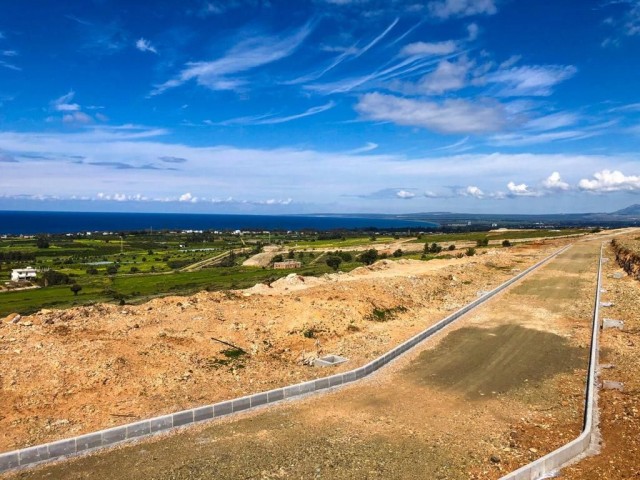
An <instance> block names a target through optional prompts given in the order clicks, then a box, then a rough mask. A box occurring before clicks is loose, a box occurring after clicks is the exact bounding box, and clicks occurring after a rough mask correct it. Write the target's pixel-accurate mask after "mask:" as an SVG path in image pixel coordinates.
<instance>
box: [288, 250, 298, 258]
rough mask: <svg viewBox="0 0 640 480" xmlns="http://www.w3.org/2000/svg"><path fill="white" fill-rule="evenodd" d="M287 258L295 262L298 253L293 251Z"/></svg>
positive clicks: (290, 251)
mask: <svg viewBox="0 0 640 480" xmlns="http://www.w3.org/2000/svg"><path fill="white" fill-rule="evenodd" d="M287 258H288V259H289V260H293V259H294V258H296V252H294V251H293V250H289V254H288V255H287Z"/></svg>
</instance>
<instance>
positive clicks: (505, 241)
mask: <svg viewBox="0 0 640 480" xmlns="http://www.w3.org/2000/svg"><path fill="white" fill-rule="evenodd" d="M502 246H503V247H510V246H511V242H510V241H509V240H503V241H502Z"/></svg>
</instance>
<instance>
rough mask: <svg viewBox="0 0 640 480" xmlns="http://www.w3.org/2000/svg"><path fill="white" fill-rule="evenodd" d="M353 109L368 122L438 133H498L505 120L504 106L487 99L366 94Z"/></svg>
mask: <svg viewBox="0 0 640 480" xmlns="http://www.w3.org/2000/svg"><path fill="white" fill-rule="evenodd" d="M356 110H357V111H358V112H359V113H360V114H361V115H362V116H363V117H364V118H367V119H370V120H378V121H380V120H382V121H390V122H393V123H396V124H398V125H406V126H416V127H422V128H427V129H429V130H434V131H437V132H441V133H463V134H480V133H490V132H496V131H500V130H502V129H503V128H504V126H505V123H506V121H507V115H506V112H505V109H504V107H503V106H502V105H500V104H499V103H497V102H493V101H490V100H486V101H475V102H469V101H466V100H461V99H456V100H453V99H452V100H445V101H443V102H431V101H422V100H414V99H408V98H400V97H396V96H393V95H385V94H381V93H369V94H365V95H363V96H361V97H360V100H359V102H358V104H357V105H356Z"/></svg>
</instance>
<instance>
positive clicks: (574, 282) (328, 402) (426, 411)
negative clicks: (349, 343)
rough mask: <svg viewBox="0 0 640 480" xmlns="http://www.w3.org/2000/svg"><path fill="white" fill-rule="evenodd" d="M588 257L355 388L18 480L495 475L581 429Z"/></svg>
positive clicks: (589, 249) (541, 277)
mask: <svg viewBox="0 0 640 480" xmlns="http://www.w3.org/2000/svg"><path fill="white" fill-rule="evenodd" d="M597 253H598V245H597V244H595V243H592V244H586V243H583V244H579V245H576V246H574V247H573V248H571V249H570V250H569V251H567V252H565V253H564V254H563V255H561V256H560V257H558V258H557V259H556V260H554V261H553V262H551V263H550V264H548V265H547V266H545V267H544V268H543V269H541V270H540V271H538V272H536V273H534V274H533V275H532V276H531V277H529V278H528V279H526V280H524V281H523V282H521V283H519V284H517V285H515V286H514V287H513V288H511V289H510V290H509V291H507V292H505V293H503V294H501V295H499V296H497V297H496V298H495V299H492V300H491V301H490V302H488V303H487V304H486V305H485V306H483V307H481V308H479V309H477V310H475V311H474V312H472V313H471V314H469V315H468V316H467V317H465V318H464V319H462V320H461V321H460V322H459V323H458V324H457V325H456V326H455V327H454V328H453V330H449V331H448V332H444V333H442V334H440V335H439V336H438V337H437V338H434V339H432V340H430V341H429V342H427V343H426V344H425V345H424V346H423V347H421V350H418V351H415V352H411V353H410V354H409V355H408V356H406V357H404V358H402V359H399V361H396V362H395V363H394V364H392V365H391V366H390V367H388V368H386V369H385V370H383V371H382V372H380V373H379V374H377V375H375V376H374V377H373V378H371V379H369V380H367V381H365V382H364V383H360V384H357V385H352V386H349V387H346V388H343V389H341V390H338V391H335V392H331V393H328V394H325V395H322V396H316V397H310V398H307V399H304V400H302V401H298V402H290V403H284V404H281V405H279V406H273V407H270V408H268V409H265V410H263V411H260V412H254V413H248V414H245V415H243V416H239V417H234V418H229V419H226V420H222V421H217V422H214V423H211V424H207V425H203V426H200V427H196V428H193V429H190V430H187V431H185V432H183V433H179V434H175V435H172V436H168V437H166V438H160V439H156V440H154V441H148V442H145V443H141V444H138V445H133V446H127V447H121V448H118V449H116V450H113V451H111V452H102V453H97V454H94V455H92V456H90V457H86V458H81V459H77V460H74V461H70V462H67V463H62V464H59V465H54V466H49V467H44V468H42V469H39V470H35V471H31V472H21V473H18V474H17V478H25V479H27V478H29V479H32V478H48V479H53V478H65V479H80V478H92V479H99V478H105V479H107V478H114V475H117V477H118V478H122V479H129V478H130V479H134V478H136V479H137V478H149V479H158V480H160V479H200V478H202V479H205V478H207V479H210V478H216V479H237V478H251V479H254V478H255V479H275V478H305V479H306V478H327V479H351V478H353V479H355V478H358V479H362V478H371V479H373V478H384V479H390V478H402V479H404V478H407V479H408V478H421V479H422V478H441V479H463V478H478V479H479V478H483V479H484V478H498V477H500V476H501V475H502V474H504V473H506V472H507V471H511V470H513V469H515V468H517V467H518V466H519V465H522V464H524V463H527V462H529V461H531V460H533V459H534V458H537V457H539V456H541V455H543V454H544V453H546V452H547V451H551V450H553V449H554V448H556V447H557V446H559V445H561V444H564V443H566V442H567V441H568V440H569V439H571V438H573V437H575V436H576V435H577V434H578V432H579V430H580V427H581V419H582V409H583V388H584V379H585V374H586V363H587V351H588V350H587V346H588V344H589V325H590V319H591V311H592V303H593V296H594V290H595V272H596V267H597ZM116 472H117V473H116Z"/></svg>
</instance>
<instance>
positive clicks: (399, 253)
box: [393, 248, 402, 258]
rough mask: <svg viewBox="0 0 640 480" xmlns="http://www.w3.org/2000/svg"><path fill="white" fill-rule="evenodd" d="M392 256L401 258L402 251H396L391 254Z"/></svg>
mask: <svg viewBox="0 0 640 480" xmlns="http://www.w3.org/2000/svg"><path fill="white" fill-rule="evenodd" d="M393 256H394V257H396V258H398V257H401V256H402V249H400V248H399V249H397V250H396V251H395V252H393Z"/></svg>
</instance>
